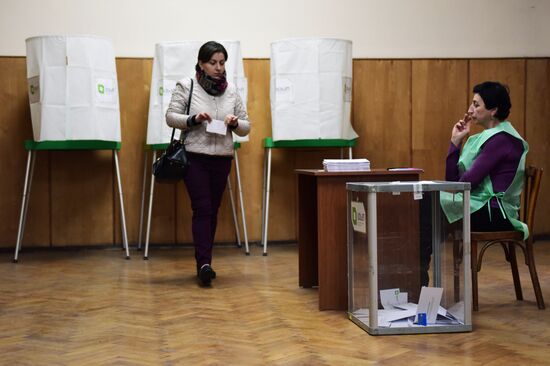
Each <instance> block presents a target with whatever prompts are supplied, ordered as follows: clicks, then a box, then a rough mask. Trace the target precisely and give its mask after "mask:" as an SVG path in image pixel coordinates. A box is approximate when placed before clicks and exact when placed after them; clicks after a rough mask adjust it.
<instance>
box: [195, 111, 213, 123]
mask: <svg viewBox="0 0 550 366" xmlns="http://www.w3.org/2000/svg"><path fill="white" fill-rule="evenodd" d="M195 121H197V122H198V123H202V122H204V121H208V123H210V122H212V117H210V115H209V114H208V113H206V112H201V113H199V114H197V115H196V116H195Z"/></svg>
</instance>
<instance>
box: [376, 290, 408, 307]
mask: <svg viewBox="0 0 550 366" xmlns="http://www.w3.org/2000/svg"><path fill="white" fill-rule="evenodd" d="M407 298H408V296H407V293H406V292H401V291H400V290H399V289H398V288H391V289H387V290H380V303H381V304H382V306H383V307H384V309H394V308H395V305H398V304H406V303H407V301H408V299H407Z"/></svg>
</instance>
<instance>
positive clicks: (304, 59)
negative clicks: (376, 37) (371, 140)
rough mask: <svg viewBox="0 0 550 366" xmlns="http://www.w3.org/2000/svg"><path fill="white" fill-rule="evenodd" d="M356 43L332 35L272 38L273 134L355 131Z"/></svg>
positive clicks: (299, 136) (340, 135)
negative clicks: (274, 40)
mask: <svg viewBox="0 0 550 366" xmlns="http://www.w3.org/2000/svg"><path fill="white" fill-rule="evenodd" d="M351 46H352V43H351V41H348V40H342V39H329V38H302V39H285V40H280V41H277V42H273V43H272V44H271V85H270V87H271V90H270V93H271V123H272V133H273V140H274V141H278V140H304V139H345V140H351V139H354V138H356V137H357V134H356V133H355V131H354V130H353V128H352V126H351V121H350V115H351V92H352V70H353V66H352V48H351Z"/></svg>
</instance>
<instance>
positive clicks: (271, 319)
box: [0, 242, 550, 366]
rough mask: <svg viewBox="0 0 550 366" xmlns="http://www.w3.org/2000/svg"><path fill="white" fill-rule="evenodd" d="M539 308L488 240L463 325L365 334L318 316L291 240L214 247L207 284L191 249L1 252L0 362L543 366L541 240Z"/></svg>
mask: <svg viewBox="0 0 550 366" xmlns="http://www.w3.org/2000/svg"><path fill="white" fill-rule="evenodd" d="M535 250H536V255H537V259H538V263H537V265H538V272H539V276H540V280H541V284H542V286H543V289H542V291H543V295H544V296H545V300H546V303H547V306H548V307H549V309H547V310H543V311H541V310H538V309H537V306H536V304H535V301H534V294H533V290H532V286H531V283H530V280H529V276H528V272H527V271H526V270H525V268H524V266H521V267H522V268H521V272H520V274H521V276H522V277H521V278H522V283H523V289H524V296H525V298H526V301H523V302H520V301H516V300H515V297H514V293H513V285H512V279H511V274H510V271H509V269H508V268H509V267H508V266H507V265H506V264H504V262H503V261H501V260H500V259H501V258H502V255H501V252H500V251H499V250H497V248H494V249H492V250H490V251H489V252H488V253H487V254H488V256H487V257H486V261H485V262H484V267H483V269H482V271H481V273H480V311H479V312H477V313H474V317H473V321H474V332H472V333H461V334H443V335H433V334H432V335H407V336H405V335H399V336H377V337H374V336H370V335H368V334H367V333H365V332H364V331H363V330H362V329H360V328H359V327H357V326H356V325H354V324H353V323H352V322H351V321H349V320H348V319H347V317H346V314H345V313H344V312H331V311H327V312H319V311H318V310H317V290H315V289H301V288H299V287H298V285H297V282H298V280H297V273H298V268H297V262H298V259H297V248H296V246H292V245H288V246H272V247H270V248H269V256H267V257H263V256H262V255H261V249H260V248H258V247H253V248H252V255H251V256H248V257H247V256H245V255H244V254H243V251H241V250H239V249H237V248H232V247H217V248H215V251H214V255H215V258H214V259H215V261H214V263H213V265H214V268H215V269H216V271H217V273H218V278H217V279H216V280H214V285H213V287H212V288H208V289H205V288H200V287H198V285H197V282H196V279H195V266H194V263H193V253H192V250H191V249H190V248H182V249H173V248H171V249H156V248H153V249H152V250H151V252H150V260H149V261H143V260H142V259H141V257H140V254H139V253H137V252H135V251H134V252H132V254H133V257H132V259H131V260H130V261H126V260H124V259H123V253H122V251H120V250H118V249H117V250H114V249H113V250H79V251H74V250H71V251H53V250H41V251H30V252H22V253H21V256H20V262H19V263H18V264H13V263H11V253H2V254H0V279H1V292H0V364H2V365H40V364H47V365H111V364H117V365H200V364H204V365H265V364H276V365H368V364H384V365H403V364H407V365H530V366H531V365H543V364H547V365H548V364H550V242H538V243H536V244H535Z"/></svg>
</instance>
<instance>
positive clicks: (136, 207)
mask: <svg viewBox="0 0 550 366" xmlns="http://www.w3.org/2000/svg"><path fill="white" fill-rule="evenodd" d="M151 68H152V60H151V59H117V70H118V81H119V90H120V107H121V124H122V149H121V150H120V154H119V158H120V166H121V174H122V184H123V187H124V204H125V211H126V220H127V227H128V235H129V240H130V243H131V244H135V243H136V242H137V240H138V227H139V218H140V215H139V213H140V207H141V192H142V182H143V168H144V158H145V156H148V159H149V160H148V162H147V164H150V163H151V153H150V152H149V151H146V150H145V149H144V141H145V134H146V124H147V113H148V100H149V86H150V79H151ZM245 73H246V75H247V77H248V81H249V94H248V95H249V101H248V110H249V115H250V119H251V121H252V123H253V128H252V132H251V135H250V142H248V143H243V144H242V148H241V149H240V150H239V151H238V154H239V160H240V172H241V177H242V184H243V187H242V189H243V193H244V202H245V208H246V220H247V225H248V237H249V240H251V241H258V240H259V238H260V236H261V233H260V227H261V220H260V216H261V201H262V175H263V158H264V154H263V147H262V140H263V138H264V137H266V136H270V135H271V116H270V104H269V79H270V71H269V60H265V59H260V60H257V59H250V60H245ZM483 80H500V81H502V82H504V83H507V84H508V85H509V86H510V90H511V96H512V104H513V107H512V113H511V116H510V120H511V121H512V122H513V124H514V125H515V126H516V128H517V129H518V130H519V131H520V132H521V133H522V134H523V135H524V136H525V137H526V139H527V141H528V142H529V144H530V153H529V155H528V163H531V164H536V165H539V166H542V167H543V168H545V170H546V173H545V174H546V175H545V176H544V177H543V186H542V192H541V196H540V198H539V205H538V211H537V222H536V228H535V234H548V233H550V175H549V174H550V160H549V159H548V156H549V153H550V151H549V150H550V147H549V144H550V125H549V124H548V122H547V121H548V120H550V59H546V58H544V59H496V60H452V59H449V60H354V84H353V111H352V119H353V124H354V128H355V130H356V131H357V133H358V134H359V135H360V140H359V143H358V144H357V146H356V148H355V149H354V155H355V156H356V157H367V158H369V160H371V162H372V166H373V167H376V168H380V167H389V166H415V167H421V168H423V169H424V170H425V174H424V176H423V178H424V179H443V178H444V159H445V154H446V151H447V148H448V144H449V136H450V130H451V126H452V125H453V123H454V122H456V120H458V119H459V118H460V117H461V116H462V115H463V114H464V111H465V110H466V109H467V107H468V105H469V103H470V100H471V97H472V95H471V89H472V87H473V85H475V84H476V83H478V82H480V81H483ZM0 85H2V86H3V87H2V88H0V169H1V170H0V171H1V172H2V180H1V181H0V222H1V225H0V247H13V246H14V244H15V240H16V235H17V225H18V220H19V209H20V205H21V193H22V187H23V177H24V168H25V163H26V159H27V153H26V151H25V150H24V149H23V141H24V140H25V139H30V138H32V130H31V123H30V113H29V108H28V98H27V93H26V65H25V59H24V58H22V57H0ZM339 156H340V152H339V151H335V150H322V149H304V150H302V149H300V150H274V151H273V163H272V165H273V168H272V181H271V186H272V190H271V203H270V221H269V222H270V225H269V238H270V240H291V241H292V240H296V238H297V227H296V222H297V219H296V218H297V206H296V205H297V203H296V202H297V197H296V196H297V192H296V177H295V175H294V169H295V168H308V167H309V168H320V167H321V160H322V159H323V158H324V157H339ZM115 179H116V176H115V173H114V162H113V158H112V154H111V153H110V152H93V151H91V152H90V151H88V152H40V153H39V154H38V158H37V161H36V170H35V175H34V180H33V184H32V193H31V198H30V204H29V213H28V219H27V226H26V232H25V236H24V242H23V243H24V246H73V245H119V244H120V241H121V235H120V215H119V211H118V210H119V203H118V193H117V187H116V180H115ZM230 179H231V182H232V185H233V188H234V190H235V191H236V186H237V184H236V178H235V174H234V173H232V176H231V178H230ZM190 221H191V212H190V208H189V199H188V197H187V192H186V191H185V187H184V186H183V184H178V185H176V186H174V185H156V186H155V201H154V207H153V220H152V232H151V242H152V243H155V244H173V243H189V242H191V231H190V230H191V226H190ZM218 227H219V230H218V234H217V237H216V241H218V242H229V241H234V240H235V232H234V228H233V222H232V217H231V208H230V205H229V199H228V196H227V195H226V196H225V197H224V202H223V205H222V207H221V209H220V218H219V226H218Z"/></svg>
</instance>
